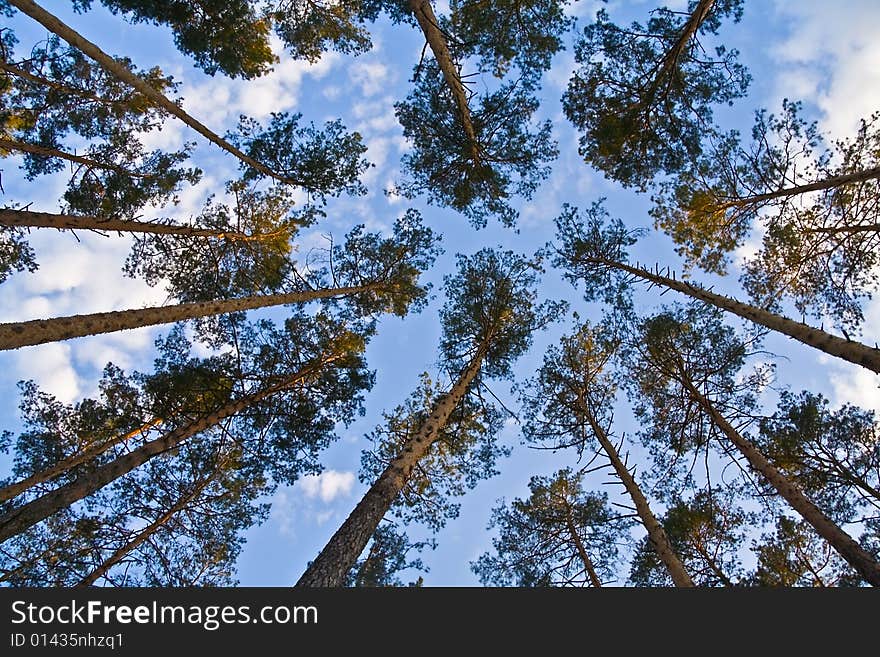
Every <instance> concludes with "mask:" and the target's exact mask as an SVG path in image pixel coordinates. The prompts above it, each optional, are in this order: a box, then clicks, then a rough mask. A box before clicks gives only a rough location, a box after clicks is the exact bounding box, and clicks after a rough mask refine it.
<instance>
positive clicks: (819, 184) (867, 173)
mask: <svg viewBox="0 0 880 657" xmlns="http://www.w3.org/2000/svg"><path fill="white" fill-rule="evenodd" d="M876 179H880V167H873V168H871V169H865V170H864V171H855V172H853V173H845V174H841V175H839V176H830V177H828V178H825V179H824V180H817V181H815V182H811V183H806V184H804V185H795V186H794V187H785V188H783V189H777V190H776V191H774V192H767V193H766V194H755V195H753V196H743V197H742V198H735V199H730V200H729V201H724V202H723V203H721V204H720V205H719V207H720V208H736V207H742V206H744V205H751V204H754V203H763V202H764V201H772V200H774V199H777V198H788V197H791V196H798V195H799V194H806V193H808V192H821V191H824V190H826V189H834V188H835V187H842V186H843V185H850V184H853V183H860V182H867V181H868V180H876ZM844 230H846V228H839V229H833V230H831V229H820V230H819V231H816V232H838V231H841V232H842V231H844Z"/></svg>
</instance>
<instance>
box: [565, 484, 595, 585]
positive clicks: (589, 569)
mask: <svg viewBox="0 0 880 657" xmlns="http://www.w3.org/2000/svg"><path fill="white" fill-rule="evenodd" d="M562 503H563V504H564V505H565V526H566V527H567V528H568V533H569V535H570V536H571V540H572V541H574V545H575V547H576V548H577V551H578V556H580V558H581V562H582V563H583V564H584V570H585V571H586V573H587V577H589V578H590V583H592V585H593V586H595V587H596V588H601V586H602V580H600V579H599V575H598V574H596V568H595V566H593V560H592V559H590V555H589V554H587V549H586V548H585V547H584V543H583V541H582V540H581V537H580V535H579V534H578V533H577V527H575V526H574V521H573V520H572V519H571V507H570V506H569V504H568V500H563V501H562Z"/></svg>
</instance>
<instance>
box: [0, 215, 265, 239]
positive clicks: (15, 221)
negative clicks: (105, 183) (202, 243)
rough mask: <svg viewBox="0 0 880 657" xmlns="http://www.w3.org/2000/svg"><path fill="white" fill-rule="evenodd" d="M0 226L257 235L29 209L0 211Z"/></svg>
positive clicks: (227, 236)
mask: <svg viewBox="0 0 880 657" xmlns="http://www.w3.org/2000/svg"><path fill="white" fill-rule="evenodd" d="M0 226H7V227H9V228H56V229H58V230H107V231H115V232H118V233H151V234H155V235H184V236H189V237H216V238H218V239H228V240H242V241H253V240H255V239H259V238H260V237H261V236H260V235H245V234H244V233H237V232H234V231H222V230H216V229H211V228H193V227H192V226H175V225H169V224H160V223H153V222H150V221H132V220H126V219H112V218H109V217H108V218H104V217H90V216H78V215H72V214H53V213H49V212H31V211H30V210H9V209H6V210H0Z"/></svg>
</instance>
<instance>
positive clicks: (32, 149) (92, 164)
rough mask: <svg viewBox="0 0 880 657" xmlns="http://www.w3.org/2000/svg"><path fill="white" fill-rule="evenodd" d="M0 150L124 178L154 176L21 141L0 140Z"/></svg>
mask: <svg viewBox="0 0 880 657" xmlns="http://www.w3.org/2000/svg"><path fill="white" fill-rule="evenodd" d="M0 148H5V149H6V150H9V151H20V152H22V153H31V154H32V155H41V156H43V157H57V158H60V159H62V160H68V161H69V162H76V163H77V164H82V165H83V166H87V167H89V168H91V169H106V170H108V171H116V172H117V173H121V174H124V175H126V176H131V177H133V178H153V177H154V176H150V175H145V174H140V173H133V172H131V171H129V170H128V169H126V168H124V167H120V166H116V165H115V164H108V163H106V162H98V161H97V160H91V159H89V158H87V157H81V156H79V155H74V154H73V153H68V152H66V151H59V150H57V149H55V148H46V147H45V146H38V145H37V144H28V143H27V142H23V141H15V140H12V139H2V138H0Z"/></svg>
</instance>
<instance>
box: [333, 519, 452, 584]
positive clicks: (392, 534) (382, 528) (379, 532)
mask: <svg viewBox="0 0 880 657" xmlns="http://www.w3.org/2000/svg"><path fill="white" fill-rule="evenodd" d="M426 547H430V548H431V549H434V548H435V547H436V543H435V542H434V541H416V542H412V541H410V540H409V537H408V536H407V535H406V534H404V533H400V532H398V531H397V529H396V527H395V526H394V525H393V524H391V523H384V524H381V525H379V526H378V527H377V528H376V531H375V532H374V533H373V537H372V538H371V539H370V544H369V546H368V547H367V550H366V553H365V554H364V556H363V558H361V559H359V560H358V562H357V563H356V564H355V565H354V566H352V569H351V570H350V571H349V573H348V576H347V577H346V581H345V586H354V587H371V588H375V587H387V586H404V583H403V581H402V580H401V579H400V577H399V576H398V573H401V572H403V571H407V570H416V571H421V572H428V568H427V567H426V566H425V564H424V563H423V562H422V560H421V559H420V558H418V557H417V558H415V559H411V560H408V559H409V553H410V552H412V551H413V550H415V551H416V552H421V551H422V550H424V549H425V548H426ZM421 585H422V577H421V576H419V577H418V579H417V580H415V581H413V582H409V583H408V584H406V586H421Z"/></svg>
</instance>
